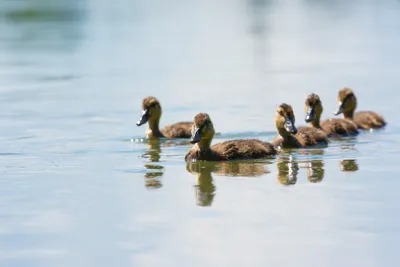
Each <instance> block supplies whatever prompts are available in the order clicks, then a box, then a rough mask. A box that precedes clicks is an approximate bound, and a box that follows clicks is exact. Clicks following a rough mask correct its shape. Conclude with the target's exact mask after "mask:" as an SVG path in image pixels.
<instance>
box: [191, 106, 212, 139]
mask: <svg viewBox="0 0 400 267" xmlns="http://www.w3.org/2000/svg"><path fill="white" fill-rule="evenodd" d="M214 133H215V131H214V126H213V124H212V122H211V119H210V116H209V115H208V114H207V113H198V114H197V115H196V116H195V117H194V122H193V126H192V137H191V138H190V143H192V144H195V143H199V142H200V143H205V144H208V145H209V144H210V143H211V140H212V139H213V137H214Z"/></svg>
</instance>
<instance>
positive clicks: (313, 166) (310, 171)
mask: <svg viewBox="0 0 400 267" xmlns="http://www.w3.org/2000/svg"><path fill="white" fill-rule="evenodd" d="M324 173H325V170H324V161H323V160H310V161H309V162H308V166H307V177H308V181H310V183H319V182H321V181H322V179H324Z"/></svg>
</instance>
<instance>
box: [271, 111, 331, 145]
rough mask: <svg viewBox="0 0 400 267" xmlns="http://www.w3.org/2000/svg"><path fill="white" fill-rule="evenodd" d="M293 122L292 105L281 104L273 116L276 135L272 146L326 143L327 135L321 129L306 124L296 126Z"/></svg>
mask: <svg viewBox="0 0 400 267" xmlns="http://www.w3.org/2000/svg"><path fill="white" fill-rule="evenodd" d="M294 122H295V116H294V113H293V109H292V107H291V106H290V105H287V104H281V105H280V106H279V107H278V109H277V111H276V116H275V125H276V128H277V130H278V135H277V136H276V137H275V138H274V140H273V141H272V144H273V145H274V147H281V148H302V147H309V146H313V145H327V144H328V136H327V135H326V134H325V133H324V132H323V131H321V130H319V129H315V128H313V127H307V126H302V127H299V128H296V126H295V124H294Z"/></svg>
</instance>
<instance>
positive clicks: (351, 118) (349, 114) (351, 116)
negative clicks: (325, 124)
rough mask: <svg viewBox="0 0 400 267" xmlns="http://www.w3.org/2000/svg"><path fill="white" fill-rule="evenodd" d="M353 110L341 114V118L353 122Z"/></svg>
mask: <svg viewBox="0 0 400 267" xmlns="http://www.w3.org/2000/svg"><path fill="white" fill-rule="evenodd" d="M353 116H354V110H352V111H346V112H343V117H344V118H345V119H349V120H353Z"/></svg>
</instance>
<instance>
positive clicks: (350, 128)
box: [304, 94, 358, 137]
mask: <svg viewBox="0 0 400 267" xmlns="http://www.w3.org/2000/svg"><path fill="white" fill-rule="evenodd" d="M304 110H305V111H306V118H305V121H306V122H307V123H308V126H310V127H314V128H317V129H320V130H323V131H324V132H325V133H326V134H327V135H328V136H329V137H335V136H349V135H356V134H358V130H357V125H356V124H355V123H354V122H353V121H351V120H347V119H334V118H333V119H327V120H324V121H323V122H322V123H321V124H320V118H321V114H322V111H323V108H322V102H321V99H320V98H319V96H318V95H316V94H310V95H308V97H307V99H306V103H305V106H304Z"/></svg>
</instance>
